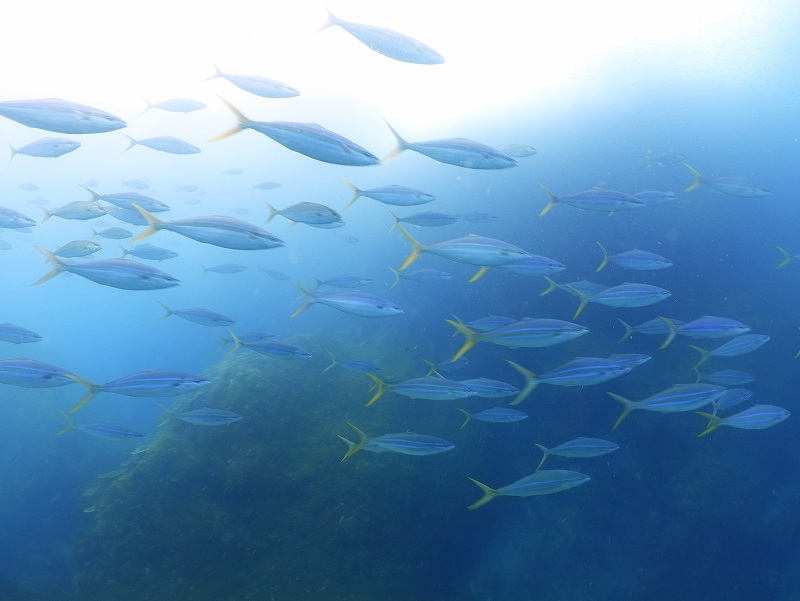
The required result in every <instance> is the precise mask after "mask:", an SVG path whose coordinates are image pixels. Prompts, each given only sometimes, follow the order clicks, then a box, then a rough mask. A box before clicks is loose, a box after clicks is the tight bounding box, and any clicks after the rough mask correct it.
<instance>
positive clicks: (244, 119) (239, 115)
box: [209, 96, 253, 142]
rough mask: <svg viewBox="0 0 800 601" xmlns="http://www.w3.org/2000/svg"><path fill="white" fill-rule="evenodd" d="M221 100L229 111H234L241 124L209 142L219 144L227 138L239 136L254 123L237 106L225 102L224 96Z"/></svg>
mask: <svg viewBox="0 0 800 601" xmlns="http://www.w3.org/2000/svg"><path fill="white" fill-rule="evenodd" d="M219 99H220V100H222V102H224V103H225V105H226V106H227V107H228V108H229V109H231V111H233V114H234V115H236V118H237V119H238V120H239V122H238V123H237V124H236V127H233V128H231V129H229V130H228V131H226V132H223V133H221V134H220V135H218V136H217V137H216V138H211V139H210V140H209V142H219V141H220V140H224V139H225V138H228V137H230V136H232V135H234V134H238V133H239V132H240V131H242V130H243V129H246V128H247V127H249V126H250V124H252V123H253V122H252V121H251V120H250V119H248V118H247V117H245V116H244V115H243V114H242V113H241V112H240V111H239V110H238V109H237V108H236V107H235V106H233V105H232V104H231V103H230V102H228V101H227V100H225V99H224V98H223V97H222V96H220V97H219Z"/></svg>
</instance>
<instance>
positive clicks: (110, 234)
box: [92, 227, 133, 240]
mask: <svg viewBox="0 0 800 601" xmlns="http://www.w3.org/2000/svg"><path fill="white" fill-rule="evenodd" d="M92 236H100V237H101V238H107V239H108V240H125V238H130V237H131V236H133V234H131V233H130V232H129V231H128V230H126V229H125V228H122V227H107V228H105V229H103V230H100V231H99V232H98V231H97V230H95V229H94V228H92Z"/></svg>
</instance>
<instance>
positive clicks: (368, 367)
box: [322, 350, 381, 374]
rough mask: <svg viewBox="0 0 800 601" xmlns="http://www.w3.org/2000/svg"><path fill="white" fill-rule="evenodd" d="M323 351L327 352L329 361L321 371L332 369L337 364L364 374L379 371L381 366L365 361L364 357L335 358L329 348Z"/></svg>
mask: <svg viewBox="0 0 800 601" xmlns="http://www.w3.org/2000/svg"><path fill="white" fill-rule="evenodd" d="M325 352H326V353H328V356H329V357H330V358H331V362H330V364H329V365H328V366H327V367H325V369H323V370H322V371H323V372H326V371H328V370H329V369H333V368H334V367H336V366H337V365H338V366H339V367H343V368H344V369H347V370H349V371H354V372H357V373H361V374H365V373H367V372H372V373H376V372H379V371H381V368H380V367H378V366H377V365H375V364H374V363H373V362H372V361H367V360H366V359H337V358H336V357H334V356H333V353H332V352H330V351H329V350H326V351H325Z"/></svg>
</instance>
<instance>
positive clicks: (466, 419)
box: [458, 409, 472, 430]
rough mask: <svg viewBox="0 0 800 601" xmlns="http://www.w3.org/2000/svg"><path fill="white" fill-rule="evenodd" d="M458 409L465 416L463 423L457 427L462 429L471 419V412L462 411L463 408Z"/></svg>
mask: <svg viewBox="0 0 800 601" xmlns="http://www.w3.org/2000/svg"><path fill="white" fill-rule="evenodd" d="M459 411H460V412H461V413H463V414H464V418H465V419H464V423H463V424H461V425H460V426H459V427H458V429H459V430H463V429H464V426H466V425H467V424H468V423H469V422H470V420H472V414H471V413H469V412H468V411H464V410H463V409H459Z"/></svg>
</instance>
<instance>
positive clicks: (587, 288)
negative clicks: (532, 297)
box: [539, 276, 608, 298]
mask: <svg viewBox="0 0 800 601" xmlns="http://www.w3.org/2000/svg"><path fill="white" fill-rule="evenodd" d="M544 279H545V281H546V282H547V284H548V286H547V289H545V290H543V291H542V292H540V293H539V296H547V295H548V294H550V293H551V292H552V291H553V290H556V289H558V290H564V291H565V292H569V293H570V294H572V295H573V296H577V297H578V298H580V297H581V293H584V294H586V295H587V296H593V295H595V294H598V293H599V292H602V291H603V290H608V286H605V285H603V284H598V283H596V282H590V281H589V280H579V281H576V282H570V283H569V284H557V283H556V282H554V281H553V280H552V279H550V277H549V276H544Z"/></svg>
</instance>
